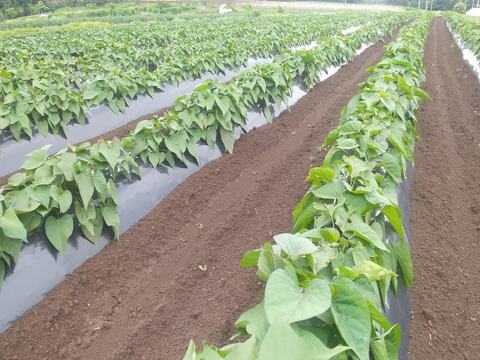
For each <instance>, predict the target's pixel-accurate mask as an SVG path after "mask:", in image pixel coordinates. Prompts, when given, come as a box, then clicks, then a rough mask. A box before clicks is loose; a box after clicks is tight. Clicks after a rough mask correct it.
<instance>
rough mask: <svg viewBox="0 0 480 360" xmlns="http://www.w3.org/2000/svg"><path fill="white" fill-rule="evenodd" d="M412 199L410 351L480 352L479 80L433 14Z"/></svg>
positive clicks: (461, 355)
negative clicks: (412, 279) (428, 96)
mask: <svg viewBox="0 0 480 360" xmlns="http://www.w3.org/2000/svg"><path fill="white" fill-rule="evenodd" d="M424 62H425V65H426V67H427V82H426V84H425V86H424V90H425V91H426V92H427V93H428V94H430V96H431V97H432V99H433V101H425V102H424V103H423V105H422V106H421V107H420V109H419V112H418V119H419V134H420V137H421V140H422V141H421V142H419V143H417V144H416V146H415V174H414V184H413V198H412V202H411V206H412V239H413V240H412V257H413V271H414V283H413V287H412V310H413V312H412V324H411V330H410V347H409V350H410V356H409V358H410V359H418V360H424V359H448V360H450V359H451V360H454V359H462V360H466V359H468V360H470V359H480V342H479V340H478V337H479V334H480V281H479V279H480V260H479V251H480V196H479V195H480V168H479V166H478V165H479V164H480V147H479V144H480V84H479V81H478V78H477V77H476V76H475V74H474V73H473V72H472V71H471V69H470V67H469V65H468V64H467V63H466V62H464V61H463V57H462V53H461V51H460V49H459V48H458V47H457V46H456V45H455V43H454V40H453V38H452V36H451V34H450V32H449V31H448V29H447V27H446V26H445V23H444V21H443V20H442V19H441V18H440V17H437V18H435V19H434V20H433V22H432V24H431V26H430V33H429V36H428V39H427V43H426V47H425V56H424Z"/></svg>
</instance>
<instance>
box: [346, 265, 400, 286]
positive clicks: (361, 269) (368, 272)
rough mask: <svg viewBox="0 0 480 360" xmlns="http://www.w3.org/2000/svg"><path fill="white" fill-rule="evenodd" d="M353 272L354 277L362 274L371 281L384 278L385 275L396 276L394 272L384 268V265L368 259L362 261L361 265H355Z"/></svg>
mask: <svg viewBox="0 0 480 360" xmlns="http://www.w3.org/2000/svg"><path fill="white" fill-rule="evenodd" d="M353 272H354V275H355V277H357V276H359V275H361V274H363V275H365V276H366V277H367V278H368V280H370V281H371V282H373V281H378V280H381V279H384V278H385V277H387V276H396V274H395V272H393V271H392V270H388V269H385V268H384V267H382V266H380V265H378V264H376V263H374V262H372V261H368V260H366V261H364V262H363V263H362V265H360V266H358V267H356V268H355V270H354V271H353ZM352 280H353V279H352Z"/></svg>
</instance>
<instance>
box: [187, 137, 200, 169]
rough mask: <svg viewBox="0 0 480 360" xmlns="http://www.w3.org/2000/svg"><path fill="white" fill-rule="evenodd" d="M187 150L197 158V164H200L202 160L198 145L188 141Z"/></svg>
mask: <svg viewBox="0 0 480 360" xmlns="http://www.w3.org/2000/svg"><path fill="white" fill-rule="evenodd" d="M187 149H188V152H189V153H190V155H192V156H193V157H194V158H195V161H196V162H197V164H200V158H199V152H198V148H197V145H196V144H195V143H194V142H193V141H188V142H187Z"/></svg>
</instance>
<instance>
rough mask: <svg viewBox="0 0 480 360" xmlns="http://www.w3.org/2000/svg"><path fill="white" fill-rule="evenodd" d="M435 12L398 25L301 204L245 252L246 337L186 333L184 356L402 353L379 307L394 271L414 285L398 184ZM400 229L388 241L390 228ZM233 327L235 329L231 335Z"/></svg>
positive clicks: (211, 359) (381, 359)
mask: <svg viewBox="0 0 480 360" xmlns="http://www.w3.org/2000/svg"><path fill="white" fill-rule="evenodd" d="M431 19H432V14H429V13H425V14H422V15H421V16H420V18H419V19H418V20H416V21H415V22H413V23H412V24H411V25H409V26H408V27H406V28H404V29H402V30H400V32H399V35H398V38H397V40H396V41H395V42H393V43H390V44H389V45H388V46H387V50H386V54H385V56H384V58H383V59H382V60H381V61H380V62H379V63H378V64H377V65H376V66H373V67H371V68H370V69H369V71H370V72H372V75H371V76H370V77H369V78H368V79H367V81H366V82H365V83H363V84H361V89H360V91H359V93H358V94H357V95H356V96H355V97H354V98H353V99H352V100H351V101H350V103H349V104H348V106H347V107H346V108H345V109H344V111H343V112H342V115H341V118H340V123H339V125H338V127H337V129H335V130H333V131H332V132H331V133H330V134H329V135H328V137H327V139H326V140H325V143H324V145H323V147H328V146H330V145H332V146H331V148H330V150H329V152H328V154H327V155H326V157H325V160H324V162H323V165H322V166H321V167H319V168H313V169H311V170H310V172H309V175H308V178H307V180H310V181H312V185H311V188H310V190H309V191H308V192H307V194H306V195H305V197H304V198H303V200H302V201H301V202H300V203H299V204H298V206H297V207H296V209H295V211H294V213H293V217H294V226H293V230H292V233H291V234H279V235H276V236H274V241H275V244H274V245H272V244H271V243H266V244H265V245H264V246H263V247H262V248H261V249H258V250H254V251H251V252H248V253H247V254H245V256H244V257H243V259H242V262H241V265H242V266H255V267H257V269H258V271H257V275H258V276H259V277H260V279H262V280H264V281H266V287H265V295H264V299H263V300H262V301H261V302H260V303H259V304H258V305H257V306H255V307H254V308H252V309H250V310H248V311H246V312H245V313H244V314H242V315H241V316H240V318H239V319H238V321H237V323H236V324H235V326H236V327H237V328H238V330H237V333H236V334H235V336H238V335H244V336H249V339H248V340H246V341H245V342H242V343H237V344H233V345H228V346H226V347H224V348H221V349H218V348H216V347H214V346H209V345H208V344H206V343H204V344H203V350H202V351H201V352H199V353H198V354H196V353H195V345H194V344H193V342H191V343H190V346H189V348H188V350H187V353H186V355H185V357H184V360H202V359H203V360H219V359H228V360H233V359H242V360H254V359H261V360H270V359H272V360H273V359H330V358H332V357H335V359H347V358H358V359H361V360H368V359H370V354H372V355H373V357H374V358H375V359H377V360H385V359H397V358H398V355H399V345H400V341H401V339H400V337H401V329H400V328H399V325H398V324H394V325H393V326H392V324H390V323H389V321H388V320H387V319H386V318H385V317H384V315H383V314H382V312H383V311H382V310H383V307H384V306H385V303H384V302H385V297H386V293H387V291H388V289H389V288H393V290H394V291H396V290H397V286H398V282H399V279H398V276H401V277H402V279H403V281H405V283H406V284H407V285H408V286H411V284H412V263H411V257H410V251H409V248H408V245H407V243H406V242H405V239H404V232H403V228H402V222H401V218H402V213H401V210H400V208H399V207H398V199H397V194H396V185H397V184H399V183H401V182H402V181H403V179H404V178H405V176H406V174H405V173H406V167H407V166H406V164H407V162H410V163H411V164H413V146H414V141H415V139H418V135H417V133H416V131H415V126H416V124H417V120H416V109H417V108H418V106H419V104H420V103H421V99H422V98H426V99H429V96H428V95H427V94H426V93H425V92H423V91H422V90H421V89H419V86H420V84H421V83H422V82H423V81H425V67H424V65H423V62H422V61H423V46H424V42H425V39H426V37H427V34H428V30H429V24H430V21H431ZM389 229H393V231H394V232H395V233H396V234H397V236H396V237H395V239H392V240H393V241H388V242H387V238H386V236H385V234H386V233H387V232H388V231H389ZM235 336H234V337H235Z"/></svg>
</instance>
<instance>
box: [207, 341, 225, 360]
mask: <svg viewBox="0 0 480 360" xmlns="http://www.w3.org/2000/svg"><path fill="white" fill-rule="evenodd" d="M203 360H223V357H221V356H220V355H219V354H218V352H217V351H215V350H214V349H213V348H212V347H210V346H208V345H207V344H206V343H205V342H204V343H203Z"/></svg>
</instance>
